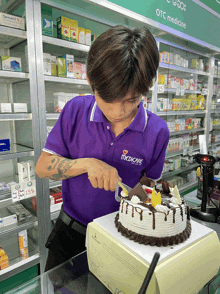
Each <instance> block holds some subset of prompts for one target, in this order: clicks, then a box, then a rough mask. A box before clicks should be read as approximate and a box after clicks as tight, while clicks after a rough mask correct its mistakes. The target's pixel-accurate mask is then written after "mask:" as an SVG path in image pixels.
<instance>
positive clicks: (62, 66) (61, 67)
mask: <svg viewBox="0 0 220 294" xmlns="http://www.w3.org/2000/svg"><path fill="white" fill-rule="evenodd" d="M57 76H58V77H64V78H65V77H66V59H65V58H60V57H58V58H57Z"/></svg>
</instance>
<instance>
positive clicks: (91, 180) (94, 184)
mask: <svg viewBox="0 0 220 294" xmlns="http://www.w3.org/2000/svg"><path fill="white" fill-rule="evenodd" d="M89 180H90V183H91V184H92V186H93V188H98V180H97V178H96V177H89Z"/></svg>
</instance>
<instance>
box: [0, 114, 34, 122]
mask: <svg viewBox="0 0 220 294" xmlns="http://www.w3.org/2000/svg"><path fill="white" fill-rule="evenodd" d="M15 120H32V113H0V121H15Z"/></svg>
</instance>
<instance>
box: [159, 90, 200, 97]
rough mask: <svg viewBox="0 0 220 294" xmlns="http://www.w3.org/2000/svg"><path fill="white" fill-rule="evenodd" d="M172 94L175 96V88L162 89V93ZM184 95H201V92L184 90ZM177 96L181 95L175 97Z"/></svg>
mask: <svg viewBox="0 0 220 294" xmlns="http://www.w3.org/2000/svg"><path fill="white" fill-rule="evenodd" d="M166 92H167V93H173V94H176V89H175V88H164V93H166ZM184 93H185V94H202V91H194V90H185V91H184ZM158 94H163V93H158ZM177 96H183V95H177Z"/></svg>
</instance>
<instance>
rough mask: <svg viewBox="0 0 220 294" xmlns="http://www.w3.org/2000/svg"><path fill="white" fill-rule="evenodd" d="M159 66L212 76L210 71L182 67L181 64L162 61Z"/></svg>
mask: <svg viewBox="0 0 220 294" xmlns="http://www.w3.org/2000/svg"><path fill="white" fill-rule="evenodd" d="M159 67H160V68H166V69H169V70H173V71H182V72H185V73H191V74H197V75H202V76H210V73H207V72H204V71H198V70H195V69H191V68H187V67H181V66H177V65H172V64H167V63H162V62H160V64H159Z"/></svg>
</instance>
